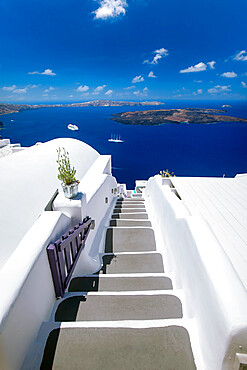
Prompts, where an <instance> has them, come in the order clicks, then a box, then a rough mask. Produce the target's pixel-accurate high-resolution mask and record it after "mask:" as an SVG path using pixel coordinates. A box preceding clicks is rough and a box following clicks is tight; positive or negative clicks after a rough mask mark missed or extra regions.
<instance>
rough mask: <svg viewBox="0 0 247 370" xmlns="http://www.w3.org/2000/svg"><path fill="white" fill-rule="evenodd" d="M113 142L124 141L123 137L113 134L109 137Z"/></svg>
mask: <svg viewBox="0 0 247 370" xmlns="http://www.w3.org/2000/svg"><path fill="white" fill-rule="evenodd" d="M108 141H110V142H111V143H123V142H124V141H123V140H122V139H121V137H120V135H113V136H112V135H111V138H110V139H108Z"/></svg>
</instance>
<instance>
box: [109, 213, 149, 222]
mask: <svg viewBox="0 0 247 370" xmlns="http://www.w3.org/2000/svg"><path fill="white" fill-rule="evenodd" d="M112 218H113V219H124V220H134V219H138V220H147V219H148V214H147V213H146V212H138V213H113V215H112Z"/></svg>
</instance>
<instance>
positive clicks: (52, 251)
mask: <svg viewBox="0 0 247 370" xmlns="http://www.w3.org/2000/svg"><path fill="white" fill-rule="evenodd" d="M47 253H48V258H49V263H50V268H51V273H52V279H53V283H54V287H55V293H56V297H60V296H61V295H62V294H63V289H62V282H61V278H60V271H59V267H58V263H57V262H58V261H57V253H56V247H55V245H54V244H50V245H49V247H48V248H47Z"/></svg>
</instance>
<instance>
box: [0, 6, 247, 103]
mask: <svg viewBox="0 0 247 370" xmlns="http://www.w3.org/2000/svg"><path fill="white" fill-rule="evenodd" d="M246 14H247V2H246V0H235V1H230V0H224V1H222V0H214V1H212V0H206V1H198V0H197V1H195V0H190V1H186V0H184V1H182V0H172V1H168V0H70V1H65V0H59V1H58V0H52V1H51V0H49V1H48V0H42V1H41V0H32V1H30V0H23V1H20V0H1V3H0V41H1V48H0V53H1V55H0V76H1V79H0V99H1V102H4V103H7V102H15V103H18V102H19V103H26V102H27V103H32V102H44V103H50V102H66V101H67V102H80V101H88V100H95V99H112V100H135V101H136V100H166V99H186V100H187V99H194V100H196V99H197V100H199V99H218V100H246V99H247V22H246Z"/></svg>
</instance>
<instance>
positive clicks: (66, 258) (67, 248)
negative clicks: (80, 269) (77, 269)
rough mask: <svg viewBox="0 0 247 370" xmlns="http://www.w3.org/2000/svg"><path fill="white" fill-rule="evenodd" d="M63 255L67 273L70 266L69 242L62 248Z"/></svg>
mask: <svg viewBox="0 0 247 370" xmlns="http://www.w3.org/2000/svg"><path fill="white" fill-rule="evenodd" d="M64 257H65V263H66V268H67V274H68V272H69V271H70V268H71V265H72V263H71V257H70V244H68V245H67V247H66V248H65V249H64Z"/></svg>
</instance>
